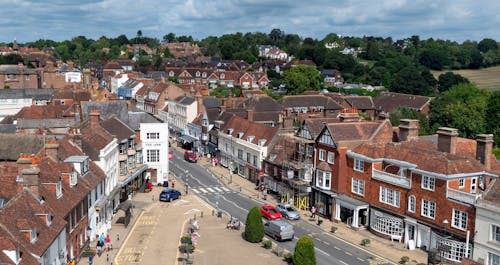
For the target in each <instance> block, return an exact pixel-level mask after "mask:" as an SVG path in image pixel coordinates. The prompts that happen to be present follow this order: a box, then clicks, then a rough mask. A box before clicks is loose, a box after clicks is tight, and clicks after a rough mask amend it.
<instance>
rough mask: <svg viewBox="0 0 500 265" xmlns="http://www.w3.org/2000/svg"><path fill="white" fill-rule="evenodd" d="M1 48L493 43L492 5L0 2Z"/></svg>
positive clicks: (416, 1) (481, 1)
mask: <svg viewBox="0 0 500 265" xmlns="http://www.w3.org/2000/svg"><path fill="white" fill-rule="evenodd" d="M0 6H1V12H0V42H11V41H12V40H14V39H17V41H18V42H19V43H24V42H30V41H35V40H38V39H52V40H56V41H62V40H67V39H71V38H73V37H76V36H80V35H83V36H86V37H88V38H92V39H98V38H99V37H101V36H107V37H117V36H118V35H120V34H125V35H127V37H129V38H132V37H134V36H135V35H136V33H137V31H138V30H142V33H143V36H148V37H157V38H159V39H160V40H161V39H162V37H163V36H164V35H165V34H167V33H170V32H173V33H175V34H176V35H177V36H180V35H191V36H193V37H194V38H195V39H197V40H201V39H203V38H205V37H207V36H222V35H223V34H228V33H236V32H243V33H246V32H263V33H269V32H271V30H272V29H274V28H279V29H281V30H283V31H284V32H285V33H287V34H288V33H289V34H299V35H300V36H301V37H303V38H305V37H312V38H317V39H322V38H324V37H325V36H326V35H327V34H328V33H337V34H339V35H342V36H357V37H362V36H377V37H384V38H385V37H392V38H393V40H397V39H404V38H408V37H411V36H412V35H419V36H420V38H421V39H427V38H431V37H432V38H434V39H447V40H453V41H458V42H463V41H465V40H475V41H480V40H482V39H483V38H492V39H495V40H500V27H499V25H500V13H498V10H500V1H494V0H476V1H474V0H446V1H445V0H300V1H296V0H284V1H282V0H217V1H215V0H183V1H176V0H150V1H146V0H43V1H41V0H0Z"/></svg>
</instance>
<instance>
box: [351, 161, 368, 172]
mask: <svg viewBox="0 0 500 265" xmlns="http://www.w3.org/2000/svg"><path fill="white" fill-rule="evenodd" d="M353 168H354V170H355V171H358V172H364V171H365V161H363V160H361V159H357V158H354V166H353Z"/></svg>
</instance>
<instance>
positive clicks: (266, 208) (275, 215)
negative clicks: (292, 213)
mask: <svg viewBox="0 0 500 265" xmlns="http://www.w3.org/2000/svg"><path fill="white" fill-rule="evenodd" d="M260 212H261V213H262V217H264V218H265V219H269V220H276V219H281V218H283V216H281V213H280V212H279V211H277V210H276V208H275V207H274V206H272V205H263V206H261V207H260Z"/></svg>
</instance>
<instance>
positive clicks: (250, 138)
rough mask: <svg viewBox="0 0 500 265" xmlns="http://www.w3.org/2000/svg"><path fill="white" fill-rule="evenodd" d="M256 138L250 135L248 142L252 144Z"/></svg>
mask: <svg viewBox="0 0 500 265" xmlns="http://www.w3.org/2000/svg"><path fill="white" fill-rule="evenodd" d="M254 138H255V136H252V135H250V136H248V137H247V141H249V142H250V143H251V142H252V141H253V139H254Z"/></svg>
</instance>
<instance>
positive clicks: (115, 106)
mask: <svg viewBox="0 0 500 265" xmlns="http://www.w3.org/2000/svg"><path fill="white" fill-rule="evenodd" d="M81 105H82V112H83V120H85V119H88V117H89V111H90V110H98V111H99V115H101V118H103V119H108V118H110V117H111V116H113V115H116V116H117V117H118V119H120V120H121V121H123V122H127V118H128V109H127V103H126V102H125V101H112V102H82V103H81Z"/></svg>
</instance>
